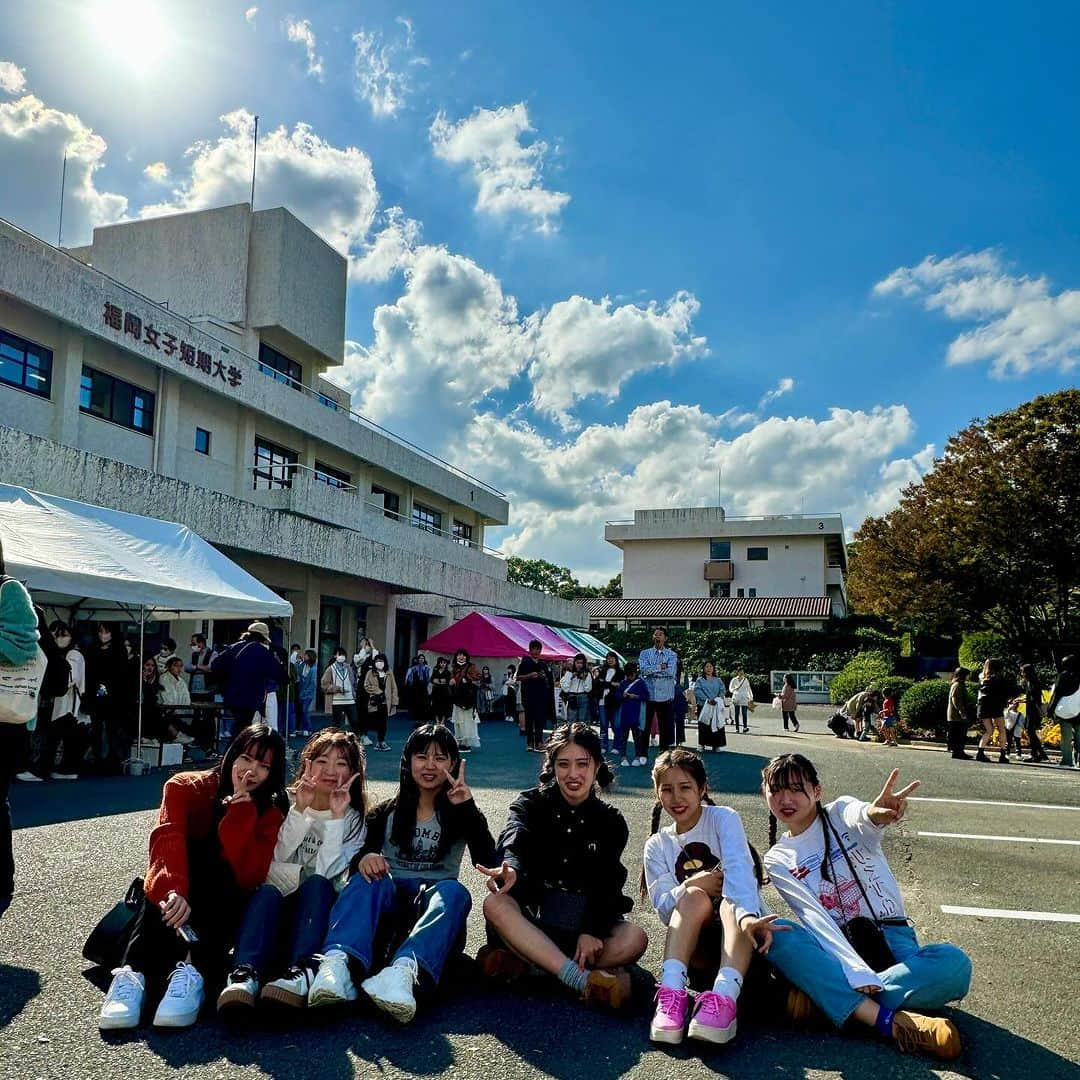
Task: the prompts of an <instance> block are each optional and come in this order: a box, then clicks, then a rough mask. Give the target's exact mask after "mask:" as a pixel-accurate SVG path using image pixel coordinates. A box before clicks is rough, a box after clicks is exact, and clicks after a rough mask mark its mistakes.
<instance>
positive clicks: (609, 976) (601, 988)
mask: <svg viewBox="0 0 1080 1080" xmlns="http://www.w3.org/2000/svg"><path fill="white" fill-rule="evenodd" d="M584 996H585V1000H586V1001H592V1002H595V1003H596V1004H597V1005H606V1006H607V1007H608V1008H609V1009H621V1008H622V1007H623V1005H624V1004H625V1003H626V1002H627V1001H629V1000H630V973H629V972H628V971H627V970H626V968H614V969H612V970H611V971H599V970H597V971H590V972H589V977H588V980H587V981H586V984H585V995H584Z"/></svg>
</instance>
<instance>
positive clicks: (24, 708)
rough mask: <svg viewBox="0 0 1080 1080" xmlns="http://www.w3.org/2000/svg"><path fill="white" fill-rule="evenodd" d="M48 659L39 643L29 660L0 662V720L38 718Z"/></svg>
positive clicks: (23, 721) (16, 721) (15, 721)
mask: <svg viewBox="0 0 1080 1080" xmlns="http://www.w3.org/2000/svg"><path fill="white" fill-rule="evenodd" d="M46 662H47V661H46V659H45V653H44V652H42V649H41V646H40V645H39V646H38V647H37V652H36V653H35V655H34V658H33V660H31V661H30V662H29V663H28V664H22V665H21V666H19V667H8V666H7V665H5V664H0V723H4V724H29V723H30V722H31V721H32V720H34V719H36V718H37V709H38V696H39V694H40V691H41V682H42V680H43V679H44V678H45V665H46Z"/></svg>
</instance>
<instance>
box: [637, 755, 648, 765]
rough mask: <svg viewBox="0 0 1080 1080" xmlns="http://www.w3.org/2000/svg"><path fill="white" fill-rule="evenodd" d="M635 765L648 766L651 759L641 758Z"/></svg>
mask: <svg viewBox="0 0 1080 1080" xmlns="http://www.w3.org/2000/svg"><path fill="white" fill-rule="evenodd" d="M634 764H636V765H648V764H649V759H648V758H647V757H639V758H638V759H637V761H636V762H635V763H634Z"/></svg>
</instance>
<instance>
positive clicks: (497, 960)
mask: <svg viewBox="0 0 1080 1080" xmlns="http://www.w3.org/2000/svg"><path fill="white" fill-rule="evenodd" d="M476 962H477V964H479V965H480V970H481V971H482V972H483V973H484V977H485V978H487V979H494V980H496V981H497V982H513V981H514V980H515V979H520V978H521V977H522V975H524V974H525V973H526V972H527V971H528V970H529V965H528V963H527V962H526V961H524V960H522V959H521V957H520V956H518V954H517V953H514V952H511V951H510V950H509V949H503V948H500V947H499V946H498V945H484V946H483V947H482V948H481V949H480V951H479V952H478V953H477V954H476Z"/></svg>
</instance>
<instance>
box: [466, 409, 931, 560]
mask: <svg viewBox="0 0 1080 1080" xmlns="http://www.w3.org/2000/svg"><path fill="white" fill-rule="evenodd" d="M722 431H723V420H722V418H721V417H717V416H713V415H711V414H709V413H708V412H706V411H705V410H704V409H702V408H700V407H699V406H696V405H672V404H671V403H670V402H669V401H657V402H653V403H652V404H648V405H641V406H639V407H638V408H636V409H634V410H632V411H631V412H630V414H629V415H628V416H627V417H626V419H625V421H623V422H622V423H616V424H605V425H600V424H597V425H592V426H590V427H588V428H586V429H585V430H584V431H582V432H580V433H579V434H578V435H577V436H576V437H574V438H573V439H563V440H558V439H550V438H547V437H545V436H543V435H542V434H540V433H539V432H537V431H536V430H534V429H533V428H531V427H529V426H528V425H525V424H521V423H516V424H515V423H512V422H508V421H507V420H506V419H504V418H502V417H499V416H496V415H495V414H494V413H491V412H488V413H485V414H482V415H480V416H478V417H477V418H476V422H475V423H474V424H473V425H472V426H471V428H470V429H469V430H468V432H467V434H466V437H465V439H464V440H463V442H462V443H460V444H459V453H458V455H457V457H456V458H455V460H457V461H458V462H459V463H460V464H462V465H464V466H465V467H466V468H470V469H472V470H473V471H479V472H480V475H486V476H492V477H496V478H497V480H498V483H499V486H500V487H502V488H503V489H504V490H506V491H507V492H508V493H509V495H510V497H511V506H512V507H513V521H512V527H511V530H510V535H508V536H507V537H506V538H505V540H504V543H503V550H504V551H506V552H507V553H508V554H525V555H530V556H543V557H544V558H547V559H551V560H552V561H554V562H556V563H560V564H562V565H566V566H570V567H572V568H574V569H575V571H577V572H578V573H579V574H580V575H581V576H582V577H583V578H584V579H585V580H591V581H600V580H606V579H607V578H608V577H610V576H611V574H612V573H614V572H615V571H617V570H618V568H619V554H618V551H617V550H616V549H615V548H613V547H611V546H610V545H608V544H607V543H606V542H605V541H604V539H603V533H604V528H603V527H604V521H605V520H610V519H612V518H623V517H628V516H630V515H631V514H632V512H633V510H635V509H640V508H644V507H650V506H660V507H669V506H701V505H715V504H716V501H717V497H718V494H720V491H719V490H718V474H720V473H721V470H722V485H720V490H722V501H723V505H724V506H725V507H726V509H727V510H728V512H729V513H731V514H767V513H768V514H775V513H799V512H803V511H805V512H806V513H824V512H827V511H828V512H836V511H838V512H840V513H842V514H843V515H844V521H845V525H846V526H847V527H848V528H851V529H853V528H855V527H856V526H857V525H858V524H859V523H860V522H861V521H862V519H863V517H865V516H866V514H868V513H881V512H883V510H884V509H888V508H890V507H891V506H894V505H895V504H896V501H897V499H898V497H899V492H900V489H901V488H902V487H903V485H904V484H906V483H908V482H909V481H910V480H911V479H915V478H917V476H919V475H921V474H922V472H924V471H925V470H926V468H927V467H928V466H929V464H930V463H931V462H932V459H933V447H927V448H925V449H924V450H923V451H920V452H919V453H918V454H916V455H914V456H913V457H910V458H905V457H902V456H898V451H899V449H900V448H901V447H902V446H903V445H904V444H905V443H906V442H907V441H908V440H909V439H910V438H911V436H912V434H913V432H914V422H913V421H912V418H911V415H910V413H909V412H908V410H907V408H906V407H904V406H901V405H893V406H887V407H883V406H878V407H875V408H873V409H871V410H869V411H862V410H848V409H839V408H834V409H831V410H830V411H829V414H828V416H827V417H826V418H825V419H820V420H819V419H815V418H813V417H805V416H804V417H798V418H790V417H789V418H787V419H780V418H777V417H771V418H769V419H767V420H764V421H762V422H761V423H759V424H757V425H756V426H755V427H754V428H752V429H751V430H749V431H746V432H744V433H742V434H739V435H737V436H735V437H734V438H725V437H724V435H723V433H722ZM460 449H463V450H464V451H465V453H464V455H462V453H461V452H460ZM568 479H572V482H568ZM492 539H496V537H494V536H493V537H492Z"/></svg>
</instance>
